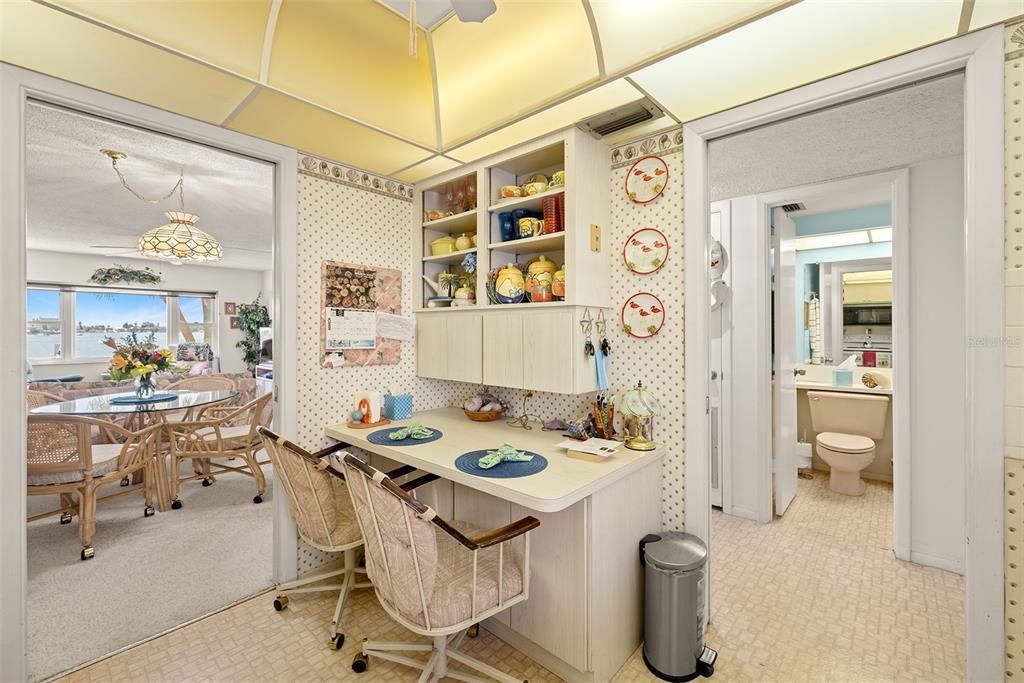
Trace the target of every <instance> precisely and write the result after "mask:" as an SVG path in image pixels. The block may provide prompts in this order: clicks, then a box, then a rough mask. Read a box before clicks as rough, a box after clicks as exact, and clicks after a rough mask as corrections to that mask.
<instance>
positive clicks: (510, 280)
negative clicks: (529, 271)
mask: <svg viewBox="0 0 1024 683" xmlns="http://www.w3.org/2000/svg"><path fill="white" fill-rule="evenodd" d="M494 293H495V295H496V296H497V297H498V301H500V302H501V303H503V304H517V303H519V302H520V301H522V300H523V297H524V296H526V282H525V281H524V280H523V271H521V270H519V269H518V268H516V264H514V263H509V264H508V265H507V266H505V267H504V268H502V269H501V270H499V271H498V277H497V279H496V280H495V282H494Z"/></svg>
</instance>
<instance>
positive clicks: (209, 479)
mask: <svg viewBox="0 0 1024 683" xmlns="http://www.w3.org/2000/svg"><path fill="white" fill-rule="evenodd" d="M203 486H213V477H206V478H205V479H203Z"/></svg>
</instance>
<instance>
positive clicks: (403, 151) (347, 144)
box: [228, 89, 430, 174]
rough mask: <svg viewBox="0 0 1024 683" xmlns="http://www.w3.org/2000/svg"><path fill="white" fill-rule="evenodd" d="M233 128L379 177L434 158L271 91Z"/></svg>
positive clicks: (260, 96) (236, 120)
mask: <svg viewBox="0 0 1024 683" xmlns="http://www.w3.org/2000/svg"><path fill="white" fill-rule="evenodd" d="M228 128H231V129H233V130H237V131H239V132H241V133H248V134H249V135H255V136H256V137H259V138H264V139H266V140H273V141H274V142H278V143H281V144H283V145H288V146H289V147H295V148H296V149H300V150H303V151H305V152H311V153H313V154H320V155H322V156H325V157H327V158H329V159H334V160H335V161H340V162H342V163H346V164H351V165H353V166H359V167H360V168H365V169H366V170H368V171H373V172H374V173H382V174H387V173H390V172H392V171H394V170H395V169H396V168H404V167H406V166H409V165H411V164H415V163H416V162H418V161H421V160H422V159H424V158H426V157H427V156H429V155H430V152H427V151H425V150H422V149H420V148H419V147H416V146H414V145H410V144H408V143H406V142H402V141H401V140H396V139H395V138H392V137H388V136H387V135H384V134H383V133H379V132H377V131H375V130H371V129H370V128H366V127H365V126H360V125H359V124H358V123H352V122H351V121H349V120H347V119H344V118H342V117H340V116H336V115H334V114H331V113H329V112H326V111H324V110H322V109H318V108H316V107H314V106H313V105H311V104H306V103H305V102H300V101H299V100H296V99H293V98H291V97H287V96H285V95H281V94H280V93H277V92H275V91H273V90H266V89H261V90H260V92H259V93H257V94H256V96H255V97H253V98H252V100H250V101H249V103H248V104H246V106H245V107H244V108H243V109H242V110H241V111H240V112H238V115H237V116H236V117H235V118H234V119H232V121H231V123H230V124H228Z"/></svg>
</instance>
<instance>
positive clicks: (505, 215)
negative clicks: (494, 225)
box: [498, 211, 519, 242]
mask: <svg viewBox="0 0 1024 683" xmlns="http://www.w3.org/2000/svg"><path fill="white" fill-rule="evenodd" d="M516 225H517V223H516V222H515V221H514V220H513V219H512V212H511V211H504V212H502V213H499V214H498V227H499V229H500V231H501V241H502V242H508V241H509V240H514V239H516V238H517V237H519V234H518V230H517V228H516Z"/></svg>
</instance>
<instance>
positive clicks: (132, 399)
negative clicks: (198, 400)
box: [110, 394, 178, 405]
mask: <svg viewBox="0 0 1024 683" xmlns="http://www.w3.org/2000/svg"><path fill="white" fill-rule="evenodd" d="M176 398H178V395H177V394H153V395H152V396H150V397H149V398H139V397H138V396H115V397H114V398H112V399H110V402H111V403H113V404H115V405H133V404H142V403H162V402H164V401H173V400H174V399H176Z"/></svg>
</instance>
